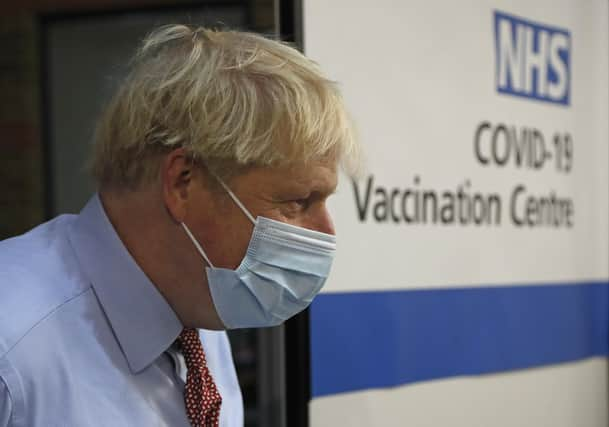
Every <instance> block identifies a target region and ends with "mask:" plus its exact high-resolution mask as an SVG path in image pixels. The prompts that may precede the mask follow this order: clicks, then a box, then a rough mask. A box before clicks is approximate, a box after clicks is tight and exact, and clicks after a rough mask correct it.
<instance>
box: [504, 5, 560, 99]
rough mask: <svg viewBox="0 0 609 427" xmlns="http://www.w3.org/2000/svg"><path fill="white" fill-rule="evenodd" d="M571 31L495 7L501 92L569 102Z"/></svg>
mask: <svg viewBox="0 0 609 427" xmlns="http://www.w3.org/2000/svg"><path fill="white" fill-rule="evenodd" d="M570 59H571V34H570V33H569V31H567V30H565V29H563V28H557V27H550V26H548V25H544V24H540V23H537V22H533V21H528V20H525V19H522V18H519V17H516V16H513V15H508V14H507V13H503V12H499V11H495V80H496V84H497V92H499V93H504V94H508V95H515V96H521V97H526V98H531V99H536V100H539V101H546V102H553V103H557V104H564V105H569V102H570V95H571V93H570V86H571V65H570Z"/></svg>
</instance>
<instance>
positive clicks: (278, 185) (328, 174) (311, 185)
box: [239, 161, 338, 193]
mask: <svg viewBox="0 0 609 427" xmlns="http://www.w3.org/2000/svg"><path fill="white" fill-rule="evenodd" d="M336 171H337V165H336V162H333V161H316V162H309V163H307V164H297V165H291V166H284V167H257V168H253V169H251V170H249V171H248V172H246V173H245V174H244V175H243V176H242V177H241V179H239V180H240V181H242V183H243V184H245V185H248V184H249V185H253V186H255V187H259V188H260V189H263V188H267V189H268V188H272V189H276V190H278V191H281V190H295V191H309V192H312V191H318V192H323V193H332V192H333V191H334V190H335V189H336V185H337V182H338V177H337V172H336Z"/></svg>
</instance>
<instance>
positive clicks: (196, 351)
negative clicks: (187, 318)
mask: <svg viewBox="0 0 609 427" xmlns="http://www.w3.org/2000/svg"><path fill="white" fill-rule="evenodd" d="M177 341H178V344H179V346H180V349H181V350H182V354H183V355H184V359H185V360H186V366H187V367H188V368H189V369H190V368H191V367H193V363H195V364H197V365H201V364H205V353H204V352H203V345H202V344H201V339H200V338H199V332H198V331H197V330H196V329H191V328H185V329H184V330H183V331H182V333H181V334H180V336H179V337H178V340H177Z"/></svg>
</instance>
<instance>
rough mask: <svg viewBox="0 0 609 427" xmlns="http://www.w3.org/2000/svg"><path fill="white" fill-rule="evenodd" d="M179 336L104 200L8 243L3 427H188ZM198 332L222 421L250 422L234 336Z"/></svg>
mask: <svg viewBox="0 0 609 427" xmlns="http://www.w3.org/2000/svg"><path fill="white" fill-rule="evenodd" d="M159 262H162V260H159ZM181 330H182V324H181V323H180V321H179V320H178V318H177V316H176V314H175V313H174V311H173V310H172V309H171V307H170V306H169V305H168V304H167V302H166V301H165V299H164V298H163V297H162V296H161V294H160V293H159V292H158V290H157V289H156V287H155V286H154V285H153V283H152V282H150V280H149V279H148V278H147V276H146V275H145V274H144V272H143V271H142V270H141V269H140V268H139V266H138V265H137V264H136V262H135V261H134V260H133V258H132V257H131V256H130V254H129V252H128V251H127V249H126V248H125V246H124V245H123V244H122V242H121V240H120V238H119V237H118V235H117V234H116V232H115V231H114V228H113V227H112V224H111V223H110V221H109V220H108V218H107V216H106V214H105V212H104V209H103V207H102V205H101V202H100V200H99V198H98V196H94V197H93V198H92V199H91V200H90V201H89V203H88V204H87V206H86V207H85V208H84V209H83V211H82V212H81V213H80V215H62V216H59V217H57V218H55V219H54V220H52V221H49V222H47V223H45V224H42V225H40V226H38V227H37V228H35V229H33V230H32V231H30V232H28V233H26V234H24V235H22V236H19V237H16V238H13V239H9V240H5V241H2V242H0V427H5V426H10V427H72V426H74V427H88V426H112V427H122V426H130V427H131V426H146V427H151V426H171V427H182V426H184V427H186V426H190V423H189V422H188V419H187V416H186V412H185V408H184V400H183V399H184V395H183V392H184V383H185V379H186V366H185V364H184V359H183V357H182V355H181V354H180V353H179V352H178V351H176V349H175V346H174V345H173V342H174V341H175V339H176V338H177V337H178V335H179V334H180V331H181ZM200 336H201V341H202V343H203V347H204V349H205V354H206V356H207V363H208V366H209V369H210V372H211V375H212V377H213V378H214V380H215V382H216V384H217V386H218V389H219V391H220V394H221V396H222V408H221V411H220V425H221V426H223V427H236V426H239V427H241V426H243V403H242V399H241V392H240V389H239V384H238V382H237V377H236V374H235V368H234V365H233V360H232V357H231V352H230V346H229V342H228V339H227V336H226V333H225V332H216V331H206V330H201V331H200Z"/></svg>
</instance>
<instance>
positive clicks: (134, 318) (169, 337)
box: [70, 194, 182, 373]
mask: <svg viewBox="0 0 609 427" xmlns="http://www.w3.org/2000/svg"><path fill="white" fill-rule="evenodd" d="M70 240H71V242H72V244H73V246H74V249H75V251H76V256H77V257H78V260H79V262H80V264H81V266H82V268H83V270H84V272H85V274H86V275H87V276H88V277H89V279H90V280H91V284H92V285H93V289H94V290H95V293H96V295H97V297H98V299H99V301H100V304H101V306H102V307H103V310H104V312H105V313H106V316H107V317H108V320H109V322H110V325H111V327H112V330H113V331H114V335H115V336H116V339H117V340H118V343H119V345H120V347H121V349H122V351H123V353H124V355H125V358H126V359H127V362H128V364H129V368H130V369H131V372H133V373H138V372H140V371H141V370H143V369H144V368H146V367H147V366H148V365H150V364H151V363H152V362H153V361H154V360H155V359H156V358H157V357H159V356H160V355H161V354H162V353H163V352H164V351H165V350H167V349H168V348H169V347H170V346H171V344H172V343H173V342H174V341H175V339H176V338H177V336H178V335H179V334H180V332H181V330H182V324H181V322H180V320H179V319H178V317H177V316H176V314H175V312H174V311H173V310H172V308H171V307H170V306H169V304H168V303H167V301H166V300H165V299H164V298H163V296H162V295H161V294H160V293H159V291H158V290H157V288H156V286H155V285H154V284H153V283H152V282H151V281H150V279H148V277H147V276H146V274H145V273H144V272H143V271H142V270H141V268H140V267H139V266H138V265H137V263H136V262H135V260H134V259H133V258H132V257H131V255H130V254H129V252H128V251H127V248H126V247H125V246H124V245H123V242H122V241H121V239H120V238H119V236H118V234H116V231H115V230H114V227H113V226H112V224H111V223H110V220H109V219H108V217H107V216H106V213H105V211H104V207H103V206H102V203H101V201H100V199H99V195H97V194H96V195H94V196H93V197H92V198H91V200H89V202H88V203H87V205H86V206H85V208H84V209H83V210H82V212H81V213H80V215H78V217H77V219H76V222H75V224H74V226H73V227H72V229H71V230H70Z"/></svg>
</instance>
